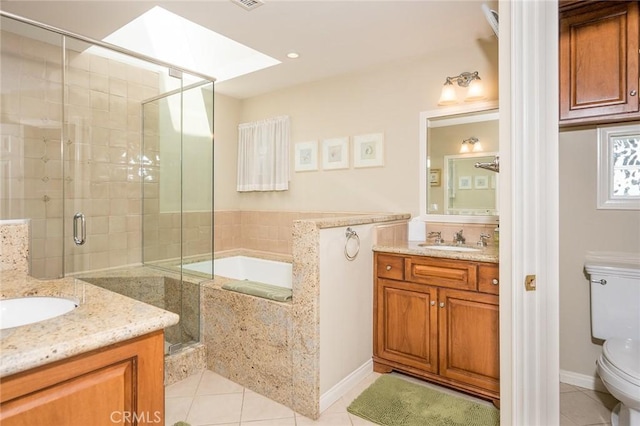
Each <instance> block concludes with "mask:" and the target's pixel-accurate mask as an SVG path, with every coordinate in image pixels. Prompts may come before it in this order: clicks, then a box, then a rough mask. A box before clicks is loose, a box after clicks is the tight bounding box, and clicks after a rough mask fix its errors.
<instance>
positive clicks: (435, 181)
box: [429, 169, 442, 186]
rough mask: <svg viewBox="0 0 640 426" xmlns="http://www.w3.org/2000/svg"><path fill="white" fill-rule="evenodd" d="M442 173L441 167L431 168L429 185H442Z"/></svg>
mask: <svg viewBox="0 0 640 426" xmlns="http://www.w3.org/2000/svg"><path fill="white" fill-rule="evenodd" d="M441 175H442V172H441V170H440V169H431V170H429V186H440V179H441Z"/></svg>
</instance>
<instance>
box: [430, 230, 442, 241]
mask: <svg viewBox="0 0 640 426" xmlns="http://www.w3.org/2000/svg"><path fill="white" fill-rule="evenodd" d="M433 237H436V239H435V240H433V242H434V244H442V243H444V240H443V239H442V232H439V231H432V232H429V235H427V238H433Z"/></svg>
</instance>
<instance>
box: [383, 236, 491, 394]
mask: <svg viewBox="0 0 640 426" xmlns="http://www.w3.org/2000/svg"><path fill="white" fill-rule="evenodd" d="M410 244H411V243H410ZM374 250H375V252H374V281H375V283H374V285H375V290H374V306H373V309H374V313H373V316H374V320H373V322H374V324H373V329H374V336H373V339H374V347H373V362H374V371H376V372H379V373H388V372H391V371H392V370H396V371H400V372H403V373H407V374H410V375H413V376H417V377H420V378H423V379H426V380H429V381H432V382H435V383H438V384H442V385H445V386H448V387H451V388H455V389H458V390H462V391H464V392H467V393H471V394H474V395H477V396H480V397H482V398H485V399H490V400H493V401H494V403H496V404H498V401H499V398H500V393H499V390H500V388H499V385H500V374H499V373H500V361H499V328H498V327H499V321H498V320H499V309H498V284H499V273H498V272H499V267H498V263H497V262H498V260H497V250H495V249H490V248H484V249H482V250H478V251H476V252H455V251H446V252H444V251H439V250H429V249H426V250H420V248H419V247H410V246H407V247H406V248H402V247H394V248H382V247H378V248H374ZM443 256H444V257H443Z"/></svg>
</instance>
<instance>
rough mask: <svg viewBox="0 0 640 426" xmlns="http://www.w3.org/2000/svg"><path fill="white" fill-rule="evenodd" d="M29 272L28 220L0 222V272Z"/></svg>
mask: <svg viewBox="0 0 640 426" xmlns="http://www.w3.org/2000/svg"><path fill="white" fill-rule="evenodd" d="M9 270H19V271H22V272H24V273H28V272H29V220H28V219H25V220H0V271H9Z"/></svg>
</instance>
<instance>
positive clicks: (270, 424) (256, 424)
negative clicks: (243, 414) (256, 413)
mask: <svg viewBox="0 0 640 426" xmlns="http://www.w3.org/2000/svg"><path fill="white" fill-rule="evenodd" d="M240 426H296V419H294V418H293V417H290V418H287V419H271V420H256V421H253V422H242V423H240Z"/></svg>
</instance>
